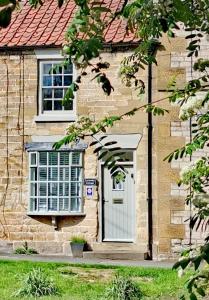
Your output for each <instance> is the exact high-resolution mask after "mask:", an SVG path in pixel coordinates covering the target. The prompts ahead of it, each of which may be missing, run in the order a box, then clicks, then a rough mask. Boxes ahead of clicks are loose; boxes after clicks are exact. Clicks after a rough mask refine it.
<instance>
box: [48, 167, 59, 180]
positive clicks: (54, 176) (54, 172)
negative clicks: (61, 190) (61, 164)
mask: <svg viewBox="0 0 209 300" xmlns="http://www.w3.org/2000/svg"><path fill="white" fill-rule="evenodd" d="M49 180H51V181H57V180H58V171H57V168H49Z"/></svg>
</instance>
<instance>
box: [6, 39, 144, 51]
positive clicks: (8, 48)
mask: <svg viewBox="0 0 209 300" xmlns="http://www.w3.org/2000/svg"><path fill="white" fill-rule="evenodd" d="M139 43H140V41H138V42H135V41H134V42H132V41H130V42H120V43H104V44H103V46H104V49H105V50H108V49H109V50H113V49H124V48H127V47H129V48H130V47H131V48H136V47H137V46H138V45H139ZM52 48H54V49H60V48H62V45H34V46H0V51H26V50H36V49H52Z"/></svg>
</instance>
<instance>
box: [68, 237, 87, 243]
mask: <svg viewBox="0 0 209 300" xmlns="http://www.w3.org/2000/svg"><path fill="white" fill-rule="evenodd" d="M70 241H71V243H74V244H86V240H85V238H84V237H82V236H72V237H71V239H70Z"/></svg>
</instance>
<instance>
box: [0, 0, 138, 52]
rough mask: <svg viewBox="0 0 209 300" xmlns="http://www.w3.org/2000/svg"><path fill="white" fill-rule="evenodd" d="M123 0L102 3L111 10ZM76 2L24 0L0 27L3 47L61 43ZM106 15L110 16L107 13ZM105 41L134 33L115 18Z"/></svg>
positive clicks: (126, 38)
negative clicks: (36, 4)
mask: <svg viewBox="0 0 209 300" xmlns="http://www.w3.org/2000/svg"><path fill="white" fill-rule="evenodd" d="M123 2H124V0H105V1H103V3H104V4H105V5H106V7H109V8H110V9H111V10H112V12H116V11H118V10H119V9H121V7H122V4H123ZM75 11H76V6H75V2H74V1H73V0H68V1H67V3H66V4H64V5H63V6H62V7H61V8H60V9H59V8H58V6H57V0H44V3H43V5H42V6H40V7H38V8H37V9H34V8H32V7H31V6H30V5H29V2H28V0H26V1H25V3H24V5H23V7H22V9H21V10H20V11H18V12H17V13H15V14H14V15H13V17H12V21H11V24H10V25H9V26H8V27H7V28H6V29H3V28H2V29H1V30H0V47H22V46H30V47H43V46H45V45H47V46H54V45H55V46H61V45H62V44H63V42H64V40H65V32H66V30H67V28H68V25H69V23H70V21H71V20H72V18H73V15H74V14H75ZM103 18H104V19H106V18H107V14H106V13H104V15H103ZM104 39H105V42H106V43H122V42H133V41H135V40H136V39H135V36H134V34H132V33H129V35H128V34H127V33H126V23H125V22H124V21H122V20H119V19H116V20H114V21H113V22H112V24H111V25H110V26H109V27H108V28H107V29H106V31H105V34H104Z"/></svg>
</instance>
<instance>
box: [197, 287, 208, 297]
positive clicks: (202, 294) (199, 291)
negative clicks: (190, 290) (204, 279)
mask: <svg viewBox="0 0 209 300" xmlns="http://www.w3.org/2000/svg"><path fill="white" fill-rule="evenodd" d="M196 291H197V293H198V294H199V295H200V296H203V297H205V295H206V293H205V291H204V290H203V288H201V287H198V288H197V289H196Z"/></svg>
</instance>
